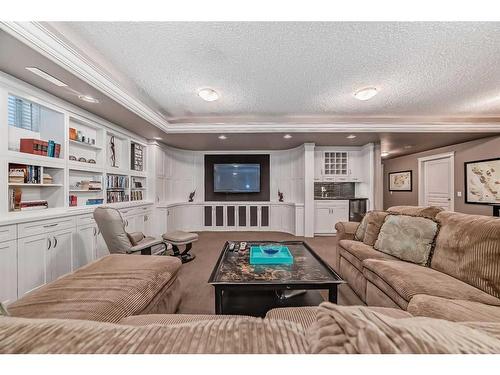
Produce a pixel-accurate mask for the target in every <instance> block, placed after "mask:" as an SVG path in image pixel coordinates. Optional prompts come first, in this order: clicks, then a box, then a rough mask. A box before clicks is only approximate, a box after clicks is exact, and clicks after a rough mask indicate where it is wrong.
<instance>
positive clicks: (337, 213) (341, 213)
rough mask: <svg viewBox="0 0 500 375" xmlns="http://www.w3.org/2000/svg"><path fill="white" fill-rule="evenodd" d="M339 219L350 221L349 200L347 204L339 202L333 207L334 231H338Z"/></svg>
mask: <svg viewBox="0 0 500 375" xmlns="http://www.w3.org/2000/svg"><path fill="white" fill-rule="evenodd" d="M339 221H349V202H347V204H339V205H337V206H336V207H333V208H332V213H331V223H332V233H337V230H336V229H335V224H337V223H338V222H339Z"/></svg>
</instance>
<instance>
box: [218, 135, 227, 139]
mask: <svg viewBox="0 0 500 375" xmlns="http://www.w3.org/2000/svg"><path fill="white" fill-rule="evenodd" d="M219 139H227V137H226V136H225V135H224V134H221V135H219Z"/></svg>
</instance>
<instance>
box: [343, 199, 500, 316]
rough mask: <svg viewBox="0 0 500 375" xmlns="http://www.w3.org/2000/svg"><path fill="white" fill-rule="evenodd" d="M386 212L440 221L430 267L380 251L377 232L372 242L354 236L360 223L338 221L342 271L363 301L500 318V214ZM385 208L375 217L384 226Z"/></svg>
mask: <svg viewBox="0 0 500 375" xmlns="http://www.w3.org/2000/svg"><path fill="white" fill-rule="evenodd" d="M387 212H389V213H394V214H406V215H411V216H427V217H431V218H433V219H434V220H436V221H437V222H438V223H439V232H438V234H437V237H436V239H435V247H434V252H433V254H432V258H431V262H430V266H428V267H426V266H421V265H417V264H414V263H410V262H405V261H401V260H399V259H397V258H395V257H394V256H392V255H389V254H386V253H384V252H381V251H377V250H376V249H375V248H374V247H373V245H372V244H373V242H374V240H375V239H376V236H377V233H370V234H369V236H371V238H369V239H368V241H365V242H367V243H368V244H367V243H365V242H362V241H359V240H355V239H354V237H355V233H356V230H357V228H358V226H359V223H354V222H340V223H337V225H336V229H337V239H338V256H339V259H338V264H339V273H340V275H341V276H342V277H343V278H344V280H346V281H347V283H348V284H349V286H350V287H351V288H352V289H353V291H354V292H355V293H356V294H357V295H358V297H359V298H361V300H363V301H364V302H365V303H366V304H367V305H368V306H384V307H393V308H399V309H403V310H406V311H408V312H410V313H411V314H412V315H417V316H427V317H435V318H440V319H446V320H451V321H496V322H500V219H498V218H494V217H488V216H480V215H467V214H462V213H456V212H448V211H440V210H436V209H431V208H429V207H413V206H397V207H391V208H389V209H388V210H387ZM387 212H385V213H384V212H381V213H379V214H376V215H375V216H374V217H375V219H374V220H379V221H380V225H382V223H383V221H384V218H385V216H386V215H387ZM377 215H379V217H377ZM380 225H378V226H377V225H375V226H374V227H375V228H378V229H379V227H380ZM372 228H373V226H372ZM374 237H375V238H374ZM365 239H366V237H365Z"/></svg>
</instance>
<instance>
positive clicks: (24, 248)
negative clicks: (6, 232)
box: [17, 234, 52, 298]
mask: <svg viewBox="0 0 500 375" xmlns="http://www.w3.org/2000/svg"><path fill="white" fill-rule="evenodd" d="M49 244H50V247H52V245H51V242H50V241H49V240H48V238H47V235H46V234H40V235H38V236H31V237H26V238H21V239H19V240H18V258H17V270H18V274H17V280H18V295H19V298H21V297H22V296H24V295H25V294H26V293H28V292H30V291H31V290H33V289H35V288H38V287H39V286H41V285H43V284H45V282H46V277H45V269H46V259H47V253H48V252H49V249H48V248H49Z"/></svg>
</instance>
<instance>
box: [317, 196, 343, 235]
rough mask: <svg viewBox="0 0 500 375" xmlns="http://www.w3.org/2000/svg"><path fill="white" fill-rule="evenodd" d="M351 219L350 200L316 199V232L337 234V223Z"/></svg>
mask: <svg viewBox="0 0 500 375" xmlns="http://www.w3.org/2000/svg"><path fill="white" fill-rule="evenodd" d="M339 221H349V201H348V200H336V201H316V202H315V204H314V233H316V234H335V233H336V232H337V231H336V230H335V224H336V223H338V222H339Z"/></svg>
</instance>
